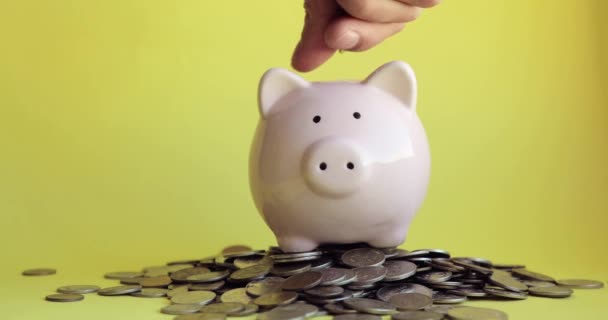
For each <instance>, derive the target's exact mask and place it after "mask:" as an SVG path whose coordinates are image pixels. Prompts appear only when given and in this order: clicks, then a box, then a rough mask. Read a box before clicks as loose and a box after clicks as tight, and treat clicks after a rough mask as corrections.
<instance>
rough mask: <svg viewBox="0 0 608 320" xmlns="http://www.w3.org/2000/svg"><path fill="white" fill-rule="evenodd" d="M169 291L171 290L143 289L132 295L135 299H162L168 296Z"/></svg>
mask: <svg viewBox="0 0 608 320" xmlns="http://www.w3.org/2000/svg"><path fill="white" fill-rule="evenodd" d="M168 291H169V290H167V289H160V288H143V289H141V291H139V292H133V293H131V295H132V296H134V297H141V298H162V297H166V296H167V292H168Z"/></svg>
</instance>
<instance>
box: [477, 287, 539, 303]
mask: <svg viewBox="0 0 608 320" xmlns="http://www.w3.org/2000/svg"><path fill="white" fill-rule="evenodd" d="M483 291H485V292H486V293H487V294H489V295H491V296H497V297H502V298H509V299H516V300H525V299H527V298H528V295H527V294H525V293H523V292H515V291H508V290H505V289H502V288H492V287H485V288H483Z"/></svg>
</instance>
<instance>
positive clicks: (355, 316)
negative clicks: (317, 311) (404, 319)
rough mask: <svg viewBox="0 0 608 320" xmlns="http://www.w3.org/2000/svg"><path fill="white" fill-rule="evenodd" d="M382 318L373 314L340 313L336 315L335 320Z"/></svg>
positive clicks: (377, 319)
mask: <svg viewBox="0 0 608 320" xmlns="http://www.w3.org/2000/svg"><path fill="white" fill-rule="evenodd" d="M381 319H382V318H381V317H379V316H376V315H373V314H361V313H354V314H340V315H337V316H335V317H334V320H381Z"/></svg>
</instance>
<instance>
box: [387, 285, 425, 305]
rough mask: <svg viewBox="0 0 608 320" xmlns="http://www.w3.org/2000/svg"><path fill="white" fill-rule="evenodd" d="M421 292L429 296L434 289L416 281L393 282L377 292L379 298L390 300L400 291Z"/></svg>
mask: <svg viewBox="0 0 608 320" xmlns="http://www.w3.org/2000/svg"><path fill="white" fill-rule="evenodd" d="M413 292H416V293H421V294H424V295H426V296H428V297H431V296H432V295H433V291H432V290H431V289H429V288H427V287H424V286H422V285H419V284H415V283H403V284H392V285H388V286H384V287H382V288H380V289H378V291H377V292H376V296H377V297H378V299H380V300H382V301H384V302H388V301H389V300H390V298H391V297H392V296H394V295H396V294H399V293H413Z"/></svg>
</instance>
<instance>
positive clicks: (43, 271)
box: [21, 268, 57, 276]
mask: <svg viewBox="0 0 608 320" xmlns="http://www.w3.org/2000/svg"><path fill="white" fill-rule="evenodd" d="M56 273H57V270H55V269H51V268H37V269H28V270H25V271H23V272H21V274H22V275H24V276H50V275H53V274H56Z"/></svg>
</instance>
